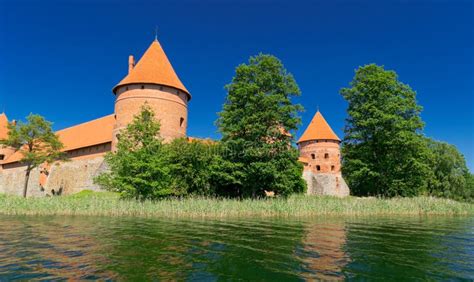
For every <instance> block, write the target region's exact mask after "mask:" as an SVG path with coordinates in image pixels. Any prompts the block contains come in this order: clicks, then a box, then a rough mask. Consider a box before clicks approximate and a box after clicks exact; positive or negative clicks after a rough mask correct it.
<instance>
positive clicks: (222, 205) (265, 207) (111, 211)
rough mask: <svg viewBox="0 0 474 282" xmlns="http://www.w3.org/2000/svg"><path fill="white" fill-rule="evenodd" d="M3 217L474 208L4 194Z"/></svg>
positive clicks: (410, 212) (451, 211)
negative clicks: (145, 199) (43, 196)
mask: <svg viewBox="0 0 474 282" xmlns="http://www.w3.org/2000/svg"><path fill="white" fill-rule="evenodd" d="M0 215H27V216H29V215H30V216H36V215H45V216H47V215H50V216H56V215H57V216H113V217H122V216H123V217H150V218H153V217H156V218H160V217H161V218H238V217H285V218H291V217H311V216H370V215H377V216H395V215H398V216H402V215H403V216H437V215H453V216H457V215H474V204H473V203H465V202H457V201H454V200H449V199H443V198H434V197H425V196H422V197H414V198H391V199H381V198H359V197H346V198H335V197H328V196H324V197H321V196H305V195H293V196H290V197H288V198H287V199H283V198H268V199H258V200H252V199H245V200H236V199H217V198H184V199H164V200H161V201H154V202H152V201H144V202H137V201H135V200H121V199H119V197H118V195H117V194H114V193H110V192H96V193H93V192H90V191H83V192H81V193H78V194H75V195H70V196H61V197H48V198H46V197H45V198H33V197H32V198H26V199H24V198H22V197H19V196H10V195H0Z"/></svg>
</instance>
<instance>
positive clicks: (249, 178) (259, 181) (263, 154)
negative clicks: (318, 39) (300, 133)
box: [214, 54, 305, 197]
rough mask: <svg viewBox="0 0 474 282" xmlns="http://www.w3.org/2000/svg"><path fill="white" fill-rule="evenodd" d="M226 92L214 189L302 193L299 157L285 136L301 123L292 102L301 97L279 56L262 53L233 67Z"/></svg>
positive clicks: (247, 193)
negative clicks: (232, 74)
mask: <svg viewBox="0 0 474 282" xmlns="http://www.w3.org/2000/svg"><path fill="white" fill-rule="evenodd" d="M226 89H227V91H228V95H227V100H226V102H225V104H224V107H223V110H222V112H220V113H219V119H218V121H217V125H218V127H219V130H220V132H221V133H222V148H223V154H221V156H220V162H219V165H218V166H217V167H215V170H214V173H215V174H216V175H217V176H216V181H217V182H218V183H219V184H218V188H217V189H218V191H221V193H224V194H226V195H229V196H239V197H259V196H263V195H264V191H265V190H267V191H274V192H275V193H276V194H280V195H289V194H291V193H294V192H303V191H304V189H305V183H304V182H303V180H302V178H301V173H302V166H301V164H300V163H299V162H298V155H299V154H298V151H297V150H296V149H295V148H293V147H292V146H291V143H292V141H293V137H292V135H290V134H288V133H289V132H291V131H293V130H295V129H296V128H297V125H298V124H299V123H300V118H299V117H298V115H297V114H298V111H300V110H302V107H301V105H297V104H293V103H292V101H291V98H292V97H294V96H299V95H300V90H299V88H298V85H297V84H296V82H295V80H294V79H293V76H292V75H291V74H289V73H287V71H286V70H285V68H284V67H283V64H282V63H281V62H280V61H279V60H278V59H277V58H275V57H274V56H271V55H263V54H260V55H258V56H255V57H251V58H250V60H249V63H248V64H242V65H240V66H238V67H237V68H236V74H235V77H234V78H233V80H232V82H231V83H230V84H228V85H227V86H226ZM218 176H220V177H221V178H219V177H218Z"/></svg>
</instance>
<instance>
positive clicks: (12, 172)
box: [0, 143, 111, 196]
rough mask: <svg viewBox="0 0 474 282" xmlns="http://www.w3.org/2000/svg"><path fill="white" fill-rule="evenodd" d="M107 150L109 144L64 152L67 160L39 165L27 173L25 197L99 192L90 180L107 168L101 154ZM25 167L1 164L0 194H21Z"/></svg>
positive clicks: (16, 164) (109, 146) (14, 164)
mask: <svg viewBox="0 0 474 282" xmlns="http://www.w3.org/2000/svg"><path fill="white" fill-rule="evenodd" d="M110 149H111V144H110V143H104V144H98V145H95V146H89V147H85V148H79V149H76V150H71V151H68V152H67V155H68V157H69V158H70V160H69V161H65V162H58V163H55V164H52V165H49V166H46V165H42V166H40V167H38V168H36V169H34V170H33V171H32V172H31V174H30V179H29V183H28V193H27V196H45V195H51V194H53V193H52V191H53V190H54V192H58V191H60V190H61V194H62V195H69V194H74V193H77V192H80V191H82V190H86V189H87V190H94V191H99V190H100V187H99V186H98V185H96V184H94V183H93V180H94V177H95V176H97V175H98V174H100V173H102V172H104V171H105V170H106V169H107V166H106V165H105V162H104V154H105V153H106V152H108V151H110ZM25 170H26V166H25V165H23V164H21V163H18V162H16V163H11V164H4V165H3V170H2V172H1V173H0V193H6V194H12V195H19V196H20V195H23V186H24V183H25Z"/></svg>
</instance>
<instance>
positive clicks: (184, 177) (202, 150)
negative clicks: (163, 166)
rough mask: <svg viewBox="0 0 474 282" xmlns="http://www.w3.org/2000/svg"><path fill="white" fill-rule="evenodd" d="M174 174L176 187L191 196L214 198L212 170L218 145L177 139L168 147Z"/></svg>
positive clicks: (209, 142)
mask: <svg viewBox="0 0 474 282" xmlns="http://www.w3.org/2000/svg"><path fill="white" fill-rule="evenodd" d="M167 146H168V151H169V154H170V162H171V163H172V164H173V169H172V174H173V178H174V179H175V181H176V185H177V186H178V187H180V188H182V190H184V191H186V193H187V194H189V195H201V196H214V195H215V194H216V191H215V189H214V188H215V187H214V185H212V168H213V166H214V165H215V160H216V157H217V154H218V145H217V144H216V143H213V142H212V141H204V142H203V141H197V140H193V141H191V142H189V141H188V140H187V139H184V138H183V139H175V140H174V141H173V142H171V144H169V145H167Z"/></svg>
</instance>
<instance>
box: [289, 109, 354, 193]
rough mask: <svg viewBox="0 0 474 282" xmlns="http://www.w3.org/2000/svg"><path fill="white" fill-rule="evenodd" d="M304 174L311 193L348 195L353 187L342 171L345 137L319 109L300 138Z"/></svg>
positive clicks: (299, 144) (299, 145)
mask: <svg viewBox="0 0 474 282" xmlns="http://www.w3.org/2000/svg"><path fill="white" fill-rule="evenodd" d="M297 143H298V148H299V150H300V160H301V161H302V162H303V163H304V173H303V178H304V179H305V180H306V182H307V185H308V194H317V195H333V196H347V195H349V188H348V187H347V184H346V182H345V181H344V179H343V178H342V174H341V151H340V146H339V145H340V143H341V140H340V139H339V137H337V135H336V134H335V133H334V131H333V130H332V129H331V127H330V126H329V124H328V123H327V122H326V120H325V119H324V117H323V115H322V114H321V113H320V112H319V110H318V111H317V112H316V114H315V115H314V117H313V119H312V120H311V123H310V124H309V125H308V127H307V128H306V130H305V132H304V133H303V135H302V136H301V138H300V139H299V140H298V142H297Z"/></svg>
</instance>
